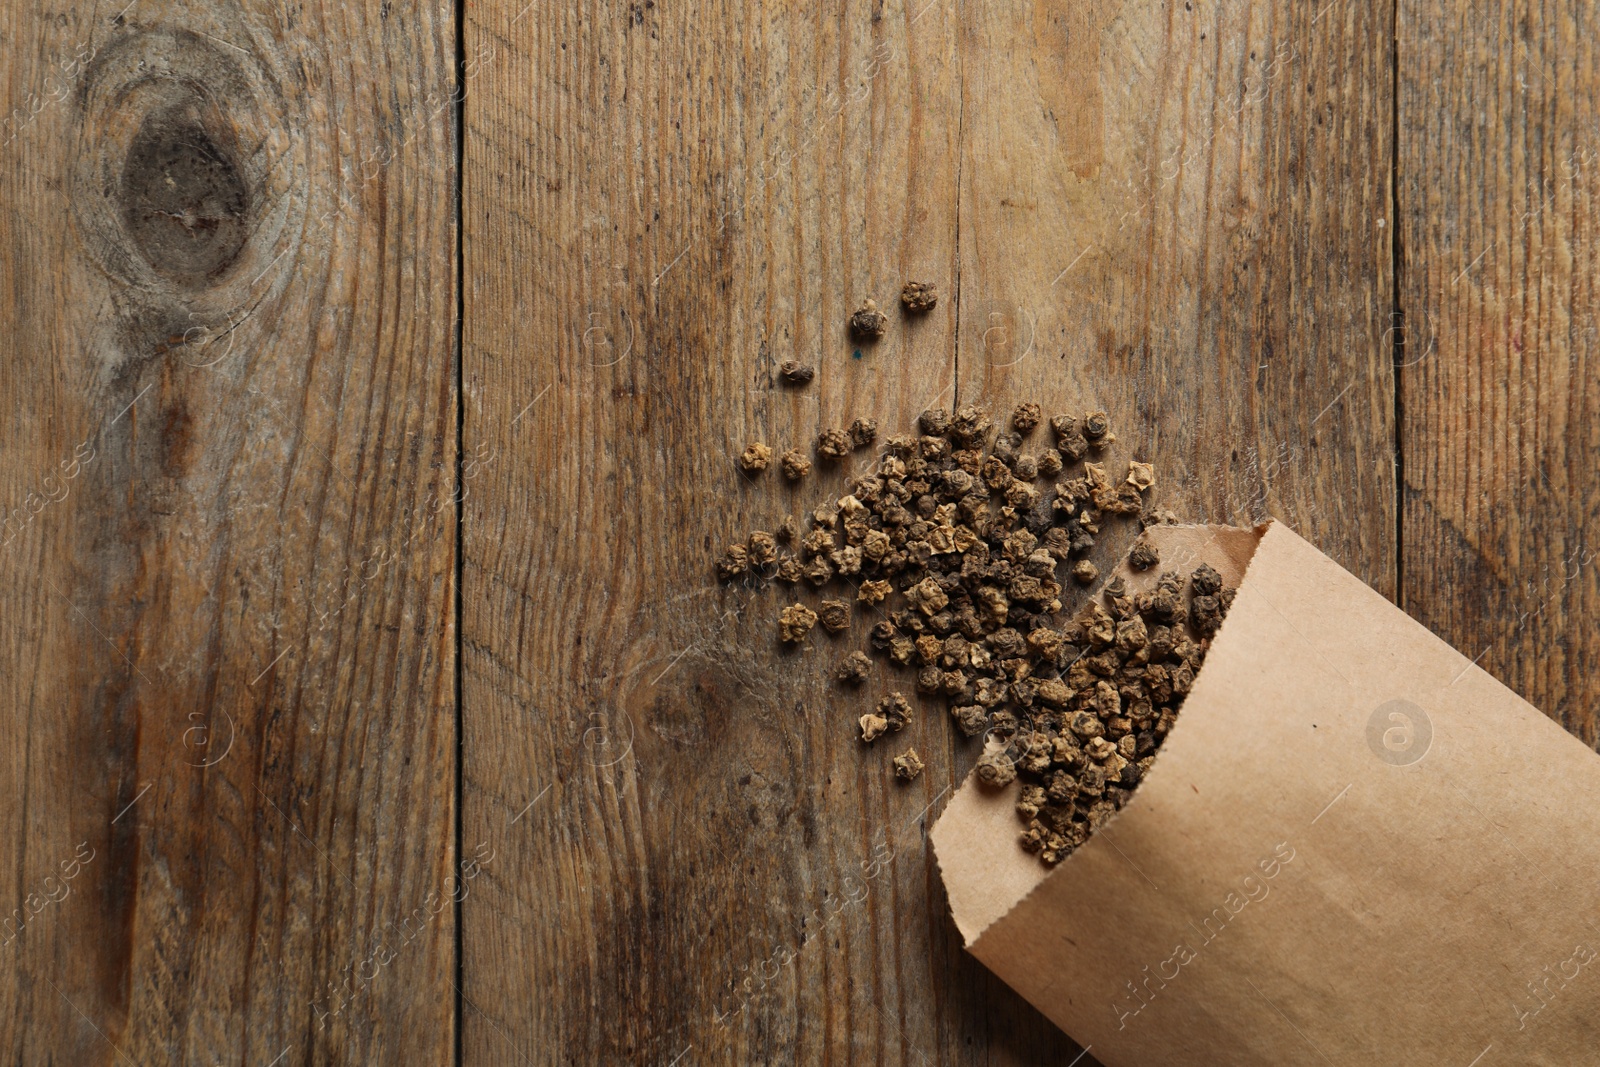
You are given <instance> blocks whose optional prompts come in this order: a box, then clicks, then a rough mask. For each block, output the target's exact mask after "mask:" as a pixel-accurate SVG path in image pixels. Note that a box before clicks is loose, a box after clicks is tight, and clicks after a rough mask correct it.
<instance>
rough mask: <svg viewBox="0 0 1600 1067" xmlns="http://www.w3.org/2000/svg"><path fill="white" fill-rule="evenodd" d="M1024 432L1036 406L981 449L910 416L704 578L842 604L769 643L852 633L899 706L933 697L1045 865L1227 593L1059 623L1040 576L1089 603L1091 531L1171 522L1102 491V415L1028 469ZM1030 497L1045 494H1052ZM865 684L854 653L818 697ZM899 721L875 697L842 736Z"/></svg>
mask: <svg viewBox="0 0 1600 1067" xmlns="http://www.w3.org/2000/svg"><path fill="white" fill-rule="evenodd" d="M1041 422H1042V416H1041V412H1040V409H1039V406H1038V405H1037V404H1022V405H1019V406H1018V407H1017V408H1016V409H1015V411H1013V412H1012V414H1011V418H1010V420H1009V425H1008V427H1005V428H1001V429H1000V431H999V432H998V433H997V432H996V427H995V426H994V424H993V420H992V419H991V418H990V416H989V415H988V413H987V412H985V411H984V410H983V409H981V408H977V407H972V406H968V407H963V408H961V409H960V410H958V411H955V412H953V413H952V412H949V411H945V410H931V411H926V412H923V414H922V416H921V418H920V419H919V428H920V429H921V431H922V432H921V434H920V436H916V437H913V436H909V435H902V436H896V437H892V438H890V439H889V440H888V441H887V442H886V447H885V448H884V450H883V451H882V453H881V455H879V457H878V459H877V463H876V465H875V467H874V468H873V470H872V471H871V472H870V473H867V474H864V475H861V476H858V477H856V478H854V479H853V480H852V481H851V482H850V483H849V485H848V488H847V491H846V493H845V494H844V495H843V496H841V497H839V498H838V499H836V500H829V501H825V502H824V503H822V504H820V505H818V506H817V507H816V508H815V509H814V510H813V511H812V513H811V515H810V516H809V522H808V529H807V530H806V532H805V533H804V535H803V536H802V534H801V531H800V528H799V526H798V524H797V523H795V521H794V520H793V519H792V518H789V519H785V520H784V522H783V524H782V525H780V526H779V527H778V529H777V530H776V531H772V532H768V531H762V530H757V531H755V532H753V533H751V534H750V535H749V537H748V538H746V539H745V540H744V541H743V542H741V543H739V544H735V545H731V546H730V547H729V548H728V549H727V551H726V552H725V553H724V555H723V556H722V558H721V560H719V561H718V564H717V569H718V573H719V574H720V575H721V577H722V578H723V579H724V580H725V581H740V582H745V583H749V584H752V585H760V584H764V583H767V582H771V581H776V582H780V583H783V584H787V585H797V584H799V583H802V582H803V583H805V584H808V585H811V586H813V587H815V588H816V589H818V590H819V591H825V590H828V589H829V588H830V587H850V588H853V591H854V600H855V602H856V605H857V609H856V611H853V610H852V607H851V605H850V603H849V601H848V600H846V599H839V598H837V597H825V598H824V599H822V600H821V603H820V605H819V606H818V608H816V609H813V608H811V607H808V606H806V605H804V604H801V603H793V604H791V605H789V606H787V607H784V608H783V609H782V610H781V611H780V613H779V615H778V636H779V639H780V640H781V641H783V642H784V643H786V644H793V645H798V644H800V643H802V642H804V641H805V640H806V638H807V637H808V635H809V634H810V633H811V631H812V629H813V628H814V627H815V626H816V625H817V624H818V623H820V624H821V625H822V627H823V629H824V630H825V631H827V632H828V633H829V634H840V633H844V632H845V631H848V630H849V629H850V628H851V625H852V621H853V616H854V615H855V614H856V613H857V612H859V613H862V614H867V613H870V615H871V616H872V617H873V618H874V619H875V621H874V622H873V623H872V625H871V627H870V636H869V646H870V648H871V649H872V650H873V652H874V653H875V654H877V655H878V656H880V657H881V658H883V659H885V660H887V661H888V663H889V664H890V665H891V666H893V667H896V668H901V669H905V670H908V671H915V672H916V673H915V677H916V682H915V684H916V689H917V691H918V692H920V693H923V694H925V695H929V696H934V695H938V696H942V697H944V698H945V699H946V701H947V702H948V706H949V711H950V715H951V717H952V718H953V720H954V722H955V724H956V725H957V727H958V728H959V730H960V731H961V733H963V734H964V735H966V736H967V737H979V736H983V737H986V738H993V739H997V740H999V741H1001V742H1003V746H1002V747H1000V748H998V749H996V750H995V751H993V752H991V753H989V754H988V755H986V756H985V757H983V759H982V760H981V761H980V762H979V765H978V771H977V773H978V778H979V781H981V782H983V783H985V784H986V785H989V786H992V787H996V788H1001V787H1005V786H1008V785H1009V784H1010V783H1011V782H1013V781H1015V780H1018V779H1019V778H1020V780H1021V782H1022V787H1021V789H1022V792H1021V800H1020V801H1019V803H1018V805H1017V811H1018V813H1019V814H1020V815H1021V816H1022V818H1023V820H1024V822H1025V823H1026V828H1025V829H1024V830H1023V832H1022V845H1023V847H1024V848H1027V849H1028V850H1029V851H1032V852H1036V853H1038V855H1039V857H1040V858H1041V859H1042V860H1043V861H1044V862H1045V863H1047V864H1053V863H1056V862H1059V861H1060V860H1061V859H1062V858H1063V857H1065V856H1066V855H1067V854H1068V853H1069V852H1070V851H1071V850H1072V849H1073V848H1075V847H1077V846H1078V845H1080V844H1082V843H1083V841H1084V840H1086V839H1087V838H1088V836H1089V834H1090V833H1091V832H1092V831H1093V830H1094V829H1096V828H1098V827H1099V826H1100V825H1101V824H1102V823H1104V822H1105V820H1106V819H1108V818H1110V817H1111V815H1112V814H1113V813H1115V811H1116V810H1117V809H1119V808H1120V807H1121V806H1122V805H1123V804H1124V803H1125V802H1126V800H1127V798H1128V796H1129V794H1130V791H1131V790H1132V789H1133V787H1134V786H1135V785H1137V784H1138V782H1139V780H1140V778H1141V776H1142V775H1143V774H1144V773H1145V772H1146V771H1147V770H1148V769H1149V766H1150V763H1151V760H1152V759H1153V757H1154V754H1155V751H1156V749H1157V748H1158V747H1159V746H1160V743H1161V741H1162V739H1163V738H1165V737H1166V735H1167V732H1168V731H1169V730H1170V729H1171V727H1172V722H1173V717H1174V716H1175V715H1176V713H1177V710H1178V706H1179V705H1180V704H1181V702H1182V700H1183V697H1184V695H1185V694H1186V693H1187V692H1188V691H1189V686H1190V684H1191V683H1192V681H1193V678H1194V674H1195V672H1196V671H1197V670H1198V669H1199V667H1200V663H1201V660H1202V659H1203V658H1204V656H1205V652H1206V649H1207V648H1208V647H1209V644H1210V637H1211V635H1212V634H1214V633H1215V632H1216V629H1217V627H1218V626H1219V625H1220V624H1221V620H1222V616H1223V613H1224V612H1226V610H1227V607H1228V605H1229V603H1231V601H1232V595H1233V593H1232V590H1228V589H1223V588H1222V585H1221V580H1220V578H1219V577H1218V576H1217V574H1216V572H1215V571H1214V570H1212V569H1211V568H1209V567H1201V568H1200V569H1199V570H1197V571H1195V572H1194V574H1193V575H1192V576H1191V578H1190V580H1189V582H1188V583H1187V584H1188V586H1189V593H1190V597H1189V598H1188V599H1187V600H1186V597H1185V588H1184V587H1185V582H1184V580H1183V579H1182V577H1181V576H1180V575H1178V574H1176V573H1165V574H1162V575H1160V577H1159V579H1158V581H1157V583H1156V585H1155V588H1154V589H1153V590H1152V591H1151V592H1150V593H1148V594H1143V595H1138V596H1134V595H1131V594H1130V593H1129V591H1128V589H1127V588H1126V585H1125V583H1124V582H1123V581H1122V580H1121V579H1120V578H1116V579H1113V580H1112V581H1110V582H1108V583H1106V585H1105V587H1104V588H1103V589H1102V590H1101V597H1100V599H1099V600H1089V599H1087V598H1086V597H1085V598H1083V599H1084V601H1085V602H1083V603H1082V606H1081V608H1080V609H1078V610H1076V611H1071V612H1069V611H1068V610H1067V609H1065V608H1064V606H1063V603H1062V595H1063V587H1062V585H1061V583H1060V581H1058V580H1057V571H1058V569H1059V568H1062V567H1065V568H1066V570H1067V573H1069V574H1070V575H1071V577H1072V578H1073V579H1074V580H1075V581H1076V582H1078V583H1079V584H1080V585H1082V586H1089V585H1091V584H1092V583H1094V582H1095V581H1096V580H1097V579H1098V578H1099V572H1098V570H1097V569H1096V567H1095V566H1094V564H1093V563H1092V562H1091V561H1090V560H1088V559H1087V558H1085V556H1086V555H1087V553H1088V552H1089V551H1090V549H1092V548H1093V547H1094V545H1095V540H1096V537H1097V536H1099V535H1101V534H1102V532H1103V529H1104V528H1105V527H1107V526H1108V525H1109V524H1111V523H1112V522H1114V521H1120V522H1123V523H1126V524H1128V526H1129V529H1130V536H1131V533H1132V530H1133V529H1137V528H1138V525H1139V524H1140V523H1143V524H1144V525H1149V524H1150V523H1152V522H1157V521H1175V520H1174V519H1173V518H1172V516H1171V515H1170V513H1164V514H1161V515H1155V514H1152V513H1150V512H1148V511H1147V508H1146V504H1145V494H1146V493H1147V492H1148V491H1149V490H1150V489H1151V488H1152V487H1153V486H1154V485H1155V471H1154V468H1153V467H1152V466H1151V465H1150V464H1148V463H1141V462H1138V461H1132V462H1129V463H1128V464H1127V469H1126V471H1125V472H1124V473H1123V474H1122V475H1121V476H1120V477H1113V476H1112V475H1111V474H1110V473H1109V472H1108V470H1107V467H1106V465H1105V464H1104V463H1103V462H1100V460H1101V459H1102V453H1104V452H1105V451H1106V450H1107V449H1109V447H1110V446H1111V445H1112V444H1113V442H1114V441H1115V440H1116V437H1115V435H1114V434H1113V433H1112V432H1111V429H1110V425H1109V422H1108V420H1107V418H1106V414H1105V412H1102V411H1093V412H1089V413H1088V414H1087V415H1084V416H1083V417H1082V418H1078V417H1075V416H1072V415H1056V416H1055V417H1053V418H1051V419H1050V420H1049V422H1048V426H1049V438H1050V440H1049V441H1048V442H1046V441H1044V440H1039V441H1037V444H1039V445H1043V446H1044V447H1036V448H1034V449H1028V448H1027V444H1028V442H1029V440H1030V438H1033V437H1034V435H1035V431H1036V429H1037V428H1038V427H1039V426H1040V425H1041ZM876 438H877V427H876V426H875V425H874V424H872V423H871V422H869V421H867V420H859V419H858V420H857V421H856V423H855V425H853V426H852V427H851V428H850V429H849V430H825V431H824V432H823V433H822V434H821V435H820V436H819V438H818V441H817V445H816V454H817V457H818V459H819V460H821V461H822V462H825V463H836V462H839V461H840V460H842V459H843V458H844V457H846V456H847V455H848V454H850V453H851V452H854V451H858V450H860V449H864V448H866V447H867V446H869V445H871V444H872V443H874V442H875V440H876ZM771 457H772V449H770V448H768V447H767V446H766V445H764V444H761V443H752V444H751V445H750V446H749V447H748V448H747V449H746V450H745V453H744V456H743V457H742V459H741V465H742V466H743V468H744V469H745V470H746V471H749V472H752V473H755V472H759V471H761V470H763V469H765V467H766V466H767V464H768V462H769V461H770V459H771ZM790 457H794V460H793V462H791V459H790ZM802 464H803V466H804V469H803V470H799V473H794V471H795V470H798V469H799V468H800V467H801V465H802ZM781 466H782V467H783V469H784V472H785V474H786V475H788V476H789V477H791V478H799V477H804V475H805V473H807V472H808V471H809V469H810V461H809V460H808V459H806V457H805V456H804V455H803V454H801V453H799V452H798V451H796V450H793V449H791V450H790V451H789V452H787V453H786V454H785V456H784V458H783V462H782V464H781ZM1069 467H1070V468H1071V470H1069ZM1041 480H1054V486H1053V489H1052V488H1050V487H1049V486H1048V485H1045V486H1041V485H1040V482H1041ZM1129 562H1130V565H1131V566H1133V567H1135V568H1137V569H1140V570H1147V569H1149V568H1151V567H1154V566H1156V565H1158V564H1159V562H1160V561H1159V559H1158V558H1157V553H1156V551H1155V548H1154V546H1153V545H1151V544H1150V542H1149V541H1148V540H1147V539H1145V538H1140V539H1139V540H1138V541H1137V542H1136V543H1135V545H1134V547H1133V550H1132V552H1131V553H1130V556H1129ZM1102 601H1103V603H1102ZM871 673H872V661H871V660H870V659H869V658H868V657H867V656H866V655H865V654H864V653H862V652H860V651H856V652H852V653H850V654H849V655H847V656H846V657H844V659H843V661H842V662H841V663H840V665H839V667H838V670H837V678H838V680H839V682H840V683H841V684H844V685H849V686H860V685H862V684H864V683H865V682H866V680H867V678H868V677H869V676H870V674H871ZM911 720H912V708H911V705H910V703H909V702H908V701H907V700H906V699H905V697H904V695H903V694H901V693H898V692H895V693H891V694H890V695H888V696H886V697H884V698H883V699H882V700H881V701H879V702H878V704H877V706H876V708H875V709H874V710H873V711H871V712H868V713H867V714H864V715H862V716H861V717H860V731H861V739H862V741H864V742H867V743H871V742H873V741H875V740H876V739H877V738H879V737H881V736H883V735H884V734H885V733H890V732H898V731H900V730H903V729H904V728H905V727H906V726H907V725H908V724H909V723H910V722H911ZM894 766H895V774H896V775H897V776H898V777H899V778H901V779H902V780H906V781H909V780H911V779H913V778H915V777H916V776H917V775H918V774H919V773H920V772H921V770H922V768H923V763H922V760H921V759H920V758H919V757H918V756H917V754H916V752H915V751H914V750H907V751H906V752H905V753H903V754H901V755H900V756H899V757H897V758H896V759H895V760H894Z"/></svg>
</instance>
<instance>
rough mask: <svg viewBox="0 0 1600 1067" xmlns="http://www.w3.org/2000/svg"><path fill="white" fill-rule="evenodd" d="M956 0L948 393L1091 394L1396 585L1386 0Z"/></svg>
mask: <svg viewBox="0 0 1600 1067" xmlns="http://www.w3.org/2000/svg"><path fill="white" fill-rule="evenodd" d="M963 11H964V14H965V23H964V33H963V56H962V65H963V70H964V72H965V80H964V100H963V110H964V118H963V122H962V128H963V131H964V136H963V139H962V157H961V174H962V188H961V236H960V248H961V292H960V304H961V331H960V335H959V338H958V340H959V353H960V356H959V360H960V371H959V386H960V394H961V400H962V402H963V403H967V402H974V403H979V404H983V405H986V406H988V407H990V408H991V409H993V410H995V411H996V412H998V413H1002V414H1007V415H1008V414H1009V412H1010V410H1011V408H1012V407H1013V406H1014V405H1015V404H1016V403H1018V402H1019V401H1024V400H1032V401H1036V402H1039V403H1040V404H1042V406H1043V407H1044V410H1045V412H1046V413H1047V414H1048V413H1051V412H1069V413H1075V414H1078V415H1079V416H1080V417H1081V415H1082V414H1083V413H1084V412H1086V411H1089V410H1095V409H1104V410H1106V411H1108V412H1109V413H1110V416H1111V420H1112V425H1113V427H1114V429H1115V432H1116V433H1117V434H1118V436H1119V442H1118V444H1117V445H1116V446H1115V447H1114V448H1113V450H1112V452H1111V455H1112V460H1111V461H1110V462H1112V463H1114V464H1120V465H1122V466H1123V467H1125V464H1126V462H1127V460H1128V459H1129V458H1138V459H1143V460H1151V461H1153V462H1154V463H1155V464H1156V467H1157V477H1158V479H1159V484H1158V487H1157V489H1156V490H1155V491H1154V492H1153V493H1152V494H1151V499H1152V502H1153V504H1154V505H1155V506H1157V507H1164V508H1170V509H1172V510H1174V511H1175V512H1176V513H1177V514H1179V515H1180V516H1184V517H1187V518H1192V519H1198V520H1205V521H1212V522H1230V523H1237V524H1248V523H1251V522H1254V521H1260V520H1261V519H1264V518H1265V517H1267V516H1268V515H1276V516H1277V517H1278V518H1280V519H1282V520H1283V521H1285V522H1287V523H1288V524H1289V525H1290V526H1292V527H1293V528H1295V529H1296V530H1298V531H1299V532H1300V533H1301V534H1302V535H1303V536H1305V537H1307V538H1308V539H1310V540H1311V541H1312V542H1314V543H1315V544H1317V545H1318V546H1319V547H1320V548H1322V549H1323V550H1324V551H1326V552H1327V553H1329V554H1330V555H1331V556H1333V557H1334V558H1335V559H1337V560H1338V561H1340V562H1341V563H1342V564H1344V565H1345V566H1346V567H1347V568H1349V569H1350V570H1352V571H1353V572H1354V573H1356V574H1358V575H1360V576H1361V577H1363V578H1364V579H1365V580H1366V581H1368V582H1369V583H1370V584H1372V585H1373V586H1374V587H1376V588H1377V589H1379V590H1380V591H1383V592H1385V593H1386V594H1388V595H1390V596H1392V595H1393V594H1394V588H1395V584H1394V578H1395V561H1396V550H1395V545H1394V530H1395V518H1394V514H1395V512H1394V492H1395V490H1394V473H1393V432H1394V431H1393V424H1392V421H1391V418H1392V404H1393V375H1392V370H1391V368H1392V356H1391V349H1392V344H1391V334H1390V332H1389V325H1390V307H1391V303H1392V286H1393V281H1392V274H1391V259H1392V257H1391V249H1390V243H1389V236H1390V234H1391V233H1392V227H1391V226H1390V225H1389V222H1388V216H1389V214H1390V210H1389V209H1390V194H1389V169H1390V164H1391V158H1392V157H1391V129H1390V117H1391V104H1392V97H1391V95H1390V72H1389V49H1390V38H1391V24H1390V20H1389V12H1388V11H1387V9H1381V10H1380V9H1374V8H1372V7H1371V6H1370V5H1359V4H1355V3H1350V2H1348V0H1334V2H1333V3H1331V4H1326V5H1322V4H1319V5H1315V6H1312V7H1298V8H1295V7H1289V8H1286V7H1284V6H1282V5H1257V4H1248V3H1229V4H1220V5H1209V4H1208V5H1200V4H1195V5H1188V4H1184V5H1144V6H1142V7H1141V6H1139V5H1133V4H1127V5H1120V6H1118V5H1113V6H1111V7H1109V8H1104V9H1102V8H1099V7H1092V6H1091V5H1068V6H1066V8H1065V9H1063V8H1062V7H1061V6H1059V5H1043V4H1040V5H1023V6H1020V7H1018V6H1008V5H984V4H979V5H967V6H966V7H964V8H963ZM1086 131H1095V133H1094V134H1090V133H1086ZM1030 440H1031V441H1032V442H1033V443H1032V447H1034V448H1042V447H1044V446H1045V444H1046V443H1047V440H1048V435H1047V434H1046V433H1045V432H1043V431H1037V432H1036V433H1035V435H1034V437H1033V438H1032V439H1030ZM1118 469H1121V468H1118ZM1108 529H1109V528H1108ZM1136 533H1137V530H1136V529H1128V530H1125V531H1123V532H1122V533H1121V534H1120V535H1119V534H1113V535H1112V536H1109V537H1102V538H1101V544H1100V545H1099V546H1097V548H1096V550H1095V553H1094V555H1093V557H1092V558H1094V559H1096V561H1097V562H1098V563H1099V564H1100V566H1101V567H1102V569H1104V568H1105V567H1107V566H1109V565H1110V564H1111V563H1112V562H1114V561H1115V559H1116V558H1117V557H1118V556H1120V555H1121V553H1122V552H1124V551H1126V549H1127V547H1128V545H1129V544H1130V543H1131V540H1132V538H1133V536H1134V535H1135V534H1136ZM958 759H959V769H961V770H965V768H966V767H967V766H968V764H969V762H970V760H971V759H972V753H971V752H970V751H967V752H963V753H962V755H961V756H960V757H958ZM954 999H955V1000H956V1001H957V1004H955V1005H952V1006H951V1010H950V1012H949V1015H950V1019H951V1020H952V1021H947V1022H946V1023H945V1024H944V1027H943V1030H944V1041H943V1044H944V1045H945V1047H948V1048H952V1049H954V1048H955V1047H956V1041H957V1038H958V1036H959V1034H960V1029H961V1027H962V1026H964V1025H966V1022H967V1020H968V1019H970V1018H972V1017H974V1016H978V1015H981V1013H982V1012H983V1011H984V1010H985V1009H984V995H983V993H982V992H978V993H966V992H963V994H962V995H959V996H957V997H956V998H954ZM963 1002H964V1003H963ZM1068 1058H1070V1057H1061V1058H1059V1059H1058V1060H1057V1062H1066V1059H1068ZM1034 1062H1043V1059H1042V1058H1040V1059H1037V1060H1035V1061H1034ZM1083 1062H1085V1063H1087V1062H1092V1059H1090V1058H1086V1059H1085V1060H1084V1061H1083Z"/></svg>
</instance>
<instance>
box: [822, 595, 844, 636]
mask: <svg viewBox="0 0 1600 1067" xmlns="http://www.w3.org/2000/svg"><path fill="white" fill-rule="evenodd" d="M817 618H818V619H819V620H820V621H821V622H822V628H823V629H824V630H826V631H828V632H829V633H830V634H838V633H843V632H844V631H846V630H848V629H850V605H849V604H846V603H845V602H844V601H842V600H824V601H823V602H822V610H821V611H820V612H818V613H817Z"/></svg>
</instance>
